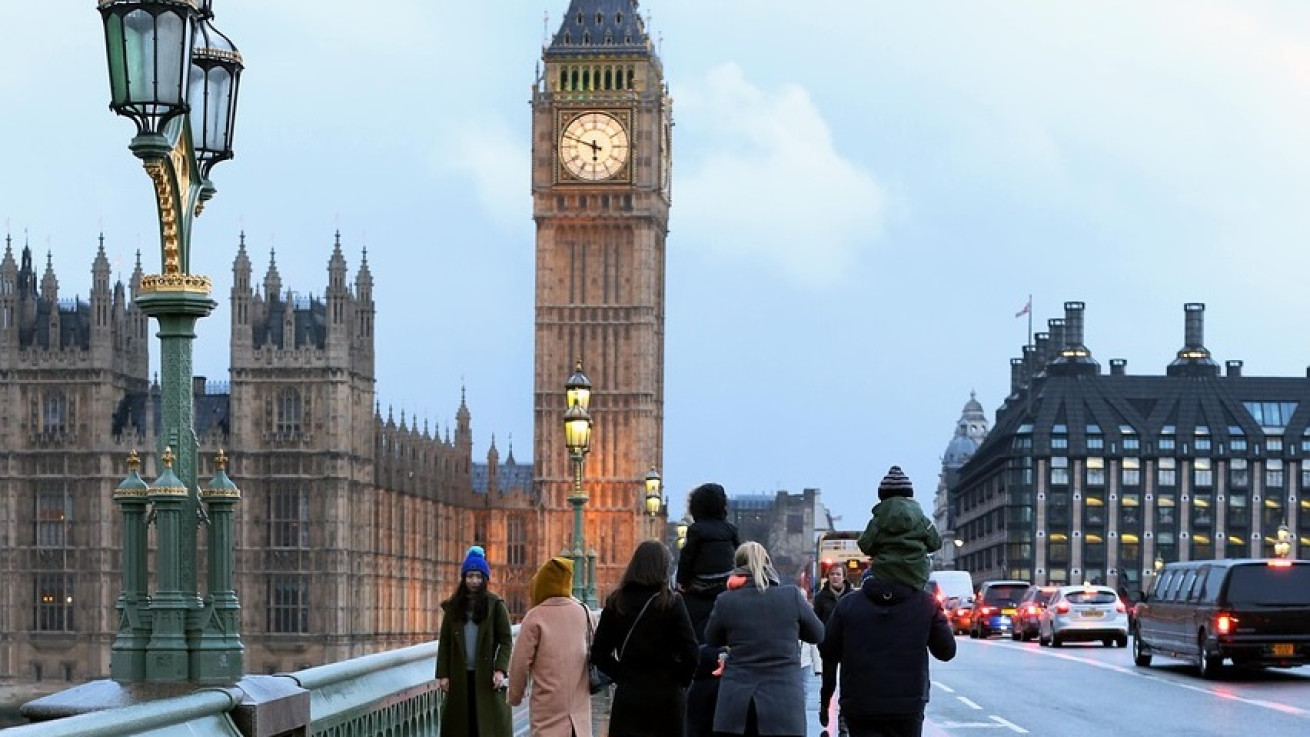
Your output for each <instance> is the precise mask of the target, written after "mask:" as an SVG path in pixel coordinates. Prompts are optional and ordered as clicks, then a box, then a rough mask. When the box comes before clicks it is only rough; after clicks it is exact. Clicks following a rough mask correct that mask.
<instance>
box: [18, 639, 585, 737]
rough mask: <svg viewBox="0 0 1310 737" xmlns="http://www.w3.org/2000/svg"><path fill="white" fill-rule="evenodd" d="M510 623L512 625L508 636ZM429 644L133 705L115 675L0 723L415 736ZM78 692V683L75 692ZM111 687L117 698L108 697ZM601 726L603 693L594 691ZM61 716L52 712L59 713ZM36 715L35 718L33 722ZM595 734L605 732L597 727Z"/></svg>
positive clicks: (111, 736)
mask: <svg viewBox="0 0 1310 737" xmlns="http://www.w3.org/2000/svg"><path fill="white" fill-rule="evenodd" d="M517 630H518V628H517V627H515V634H517ZM436 654H437V643H436V642H429V643H424V644H422V645H414V646H412V647H407V648H402V649H399V650H391V651H388V652H383V653H376V654H374V655H366V656H364V657H360V658H354V659H352V660H346V661H342V662H340V663H330V664H328V665H323V666H318V667H315V668H309V669H306V670H302V671H298V672H295V673H286V674H280V675H273V676H247V677H245V678H243V679H241V680H240V681H238V682H237V683H236V684H235V685H233V686H230V687H225V688H201V689H199V690H197V691H194V692H191V693H188V694H184V695H180V696H172V697H168V698H159V699H153V700H148V701H140V702H139V703H126V704H124V705H116V704H117V703H123V702H124V701H125V700H126V698H127V695H128V692H127V691H126V690H124V687H123V686H121V685H119V684H116V683H114V682H113V681H96V682H93V683H91V684H86V685H85V686H81V687H79V689H81V690H83V693H84V694H85V695H87V696H89V697H92V698H90V699H88V700H90V701H96V699H95V695H96V693H97V689H99V695H100V697H101V698H100V699H99V701H98V703H100V704H102V705H104V704H108V705H109V707H110V708H101V709H100V710H98V711H89V712H86V713H77V714H74V715H72V716H65V715H64V714H66V713H68V712H67V708H68V705H69V704H70V703H71V701H70V700H69V699H68V698H63V699H61V698H60V696H61V694H68V693H71V691H67V692H61V694H54V695H53V696H51V697H46V698H45V699H38V700H36V701H33V702H31V703H29V704H27V705H25V706H24V707H23V709H22V713H23V715H24V716H26V717H27V718H28V719H31V720H34V721H33V723H32V724H25V725H22V726H19V727H10V728H9V729H0V735H3V737H29V735H30V736H31V737H143V736H144V737H164V735H178V734H188V735H231V736H232V737H301V736H304V737H317V736H320V735H321V736H323V737H356V736H358V737H365V736H367V737H373V736H374V735H394V736H395V737H410V736H413V737H419V736H420V735H436V734H439V732H440V723H441V722H440V720H441V698H440V697H441V694H440V693H438V692H437V690H436V683H435V681H434V680H433V677H432V676H433V673H434V672H435V666H436ZM74 690H78V689H74ZM115 694H116V695H115ZM592 703H593V714H594V715H595V716H594V718H595V719H596V720H597V721H598V722H601V723H603V722H604V720H605V714H606V712H608V698H606V697H604V696H598V697H595V698H593V702H592ZM61 711H62V712H63V713H60V712H61ZM36 720H41V721H36ZM602 733H603V732H602ZM514 734H515V735H516V736H517V735H527V734H528V713H527V703H526V701H525V702H524V704H522V705H521V706H519V707H518V708H516V709H514Z"/></svg>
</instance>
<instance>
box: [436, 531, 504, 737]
mask: <svg viewBox="0 0 1310 737" xmlns="http://www.w3.org/2000/svg"><path fill="white" fill-rule="evenodd" d="M459 573H460V582H459V588H457V589H455V593H454V594H453V595H452V596H451V597H450V598H449V599H447V600H446V601H444V602H442V603H441V609H442V617H441V635H440V636H439V639H438V642H437V690H439V691H441V693H442V698H443V700H444V702H445V705H444V707H443V708H442V714H441V735H442V737H510V735H511V734H512V732H513V717H512V716H511V715H510V708H509V703H508V702H507V701H505V686H506V685H507V684H508V683H509V680H508V678H507V677H506V673H507V672H509V656H510V648H511V646H512V645H513V633H512V632H511V631H510V628H509V610H508V609H507V608H506V607H505V602H504V601H502V600H501V598H500V597H499V596H496V595H495V594H493V593H491V592H489V591H487V581H488V579H490V578H491V567H490V566H488V565H487V558H486V555H485V554H484V553H483V551H482V547H481V546H478V545H474V546H473V547H471V548H469V551H468V555H466V556H465V557H464V564H463V565H461V566H460V568H459Z"/></svg>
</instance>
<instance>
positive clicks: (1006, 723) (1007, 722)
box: [991, 714, 1028, 734]
mask: <svg viewBox="0 0 1310 737" xmlns="http://www.w3.org/2000/svg"><path fill="white" fill-rule="evenodd" d="M991 717H992V719H993V720H994V721H996V722H998V723H999V724H1001V725H1002V726H1005V727H1009V728H1010V729H1012V730H1014V731H1015V732H1018V733H1019V734H1028V730H1026V729H1024V728H1023V727H1020V726H1019V725H1017V724H1015V723H1014V722H1012V721H1010V720H1008V719H1002V718H1000V717H998V716H996V715H995V714H992V715H991Z"/></svg>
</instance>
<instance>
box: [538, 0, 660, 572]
mask: <svg viewBox="0 0 1310 737" xmlns="http://www.w3.org/2000/svg"><path fill="white" fill-rule="evenodd" d="M542 62H543V63H542V66H541V67H540V68H541V70H542V72H541V76H540V77H539V78H538V80H537V83H536V85H535V88H534V90H533V96H532V192H533V216H534V218H535V220H536V223H537V242H536V246H537V247H536V253H537V263H536V274H537V287H536V323H535V326H536V328H535V341H536V345H535V353H534V355H535V358H534V373H533V432H534V434H533V460H534V462H535V469H534V474H533V475H534V479H533V484H534V493H535V495H536V500H537V506H538V509H539V511H540V514H539V516H538V521H539V524H540V526H541V530H540V534H539V535H537V536H536V539H538V540H540V541H541V542H540V543H539V544H540V546H541V548H542V549H539V550H538V551H537V557H538V559H544V557H545V556H548V555H555V554H558V553H559V552H560V550H562V549H564V548H565V547H568V545H569V542H570V539H571V536H572V512H571V508H570V506H569V504H568V501H567V497H568V496H569V495H570V493H571V485H572V469H571V464H570V460H569V455H568V451H567V450H566V449H565V447H564V438H563V425H562V422H563V413H564V409H565V402H564V396H563V390H564V382H565V379H566V378H568V376H569V374H570V373H571V372H572V369H573V366H574V363H575V361H578V360H581V361H582V364H583V370H584V371H585V373H586V374H587V376H588V377H589V378H590V380H591V384H592V399H591V408H590V412H591V416H592V419H593V426H594V431H593V434H592V443H591V452H590V454H589V455H588V456H587V459H586V466H585V473H584V478H583V486H584V490H585V491H586V492H587V494H588V496H589V499H588V502H587V505H586V508H585V533H584V538H585V540H586V543H587V546H588V547H589V548H591V549H594V550H595V551H596V553H597V582H598V588H599V593H600V596H601V597H603V596H604V595H605V594H606V592H608V591H609V590H611V589H612V588H613V585H614V584H615V583H616V582H617V581H618V579H619V577H620V576H621V574H622V572H623V568H624V566H625V565H626V564H627V561H628V558H629V556H630V555H631V553H632V551H633V549H634V548H635V546H636V543H637V542H639V540H640V539H641V538H642V537H644V536H645V534H646V533H647V531H648V530H650V529H651V526H650V525H649V524H647V522H646V521H645V519H643V514H644V512H643V491H642V488H643V487H642V482H643V479H644V477H645V474H646V472H647V471H648V470H649V469H650V468H651V467H652V466H654V467H656V468H660V467H662V464H663V450H664V448H663V425H664V298H665V273H664V270H665V238H666V235H667V232H668V219H669V207H670V203H671V193H670V184H671V173H672V172H671V167H672V149H671V147H672V110H671V100H670V98H669V94H668V90H667V88H666V86H665V81H664V72H663V66H662V64H661V62H660V59H659V57H658V56H657V55H656V53H655V51H654V47H653V44H652V42H651V39H650V37H649V35H648V33H647V31H646V28H645V26H644V23H643V21H642V18H641V17H640V15H639V13H638V7H637V2H636V0H572V2H571V3H570V4H569V9H568V12H567V13H566V14H565V16H564V18H563V20H562V22H561V23H560V26H559V30H558V31H557V32H556V34H555V36H554V38H553V39H552V41H551V42H550V44H549V45H548V46H547V47H546V49H545V51H544V53H543V58H542Z"/></svg>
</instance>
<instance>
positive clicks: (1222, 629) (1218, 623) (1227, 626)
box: [1214, 612, 1237, 635]
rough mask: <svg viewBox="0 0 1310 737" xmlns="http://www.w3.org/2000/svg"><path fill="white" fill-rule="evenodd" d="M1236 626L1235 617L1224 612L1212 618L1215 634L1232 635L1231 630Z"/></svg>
mask: <svg viewBox="0 0 1310 737" xmlns="http://www.w3.org/2000/svg"><path fill="white" fill-rule="evenodd" d="M1236 626H1237V617H1234V616H1233V615H1231V614H1228V613H1226V612H1220V613H1219V614H1216V615H1215V617H1214V631H1215V633H1216V634H1220V635H1228V634H1232V631H1233V629H1234V628H1235V627H1236Z"/></svg>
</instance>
